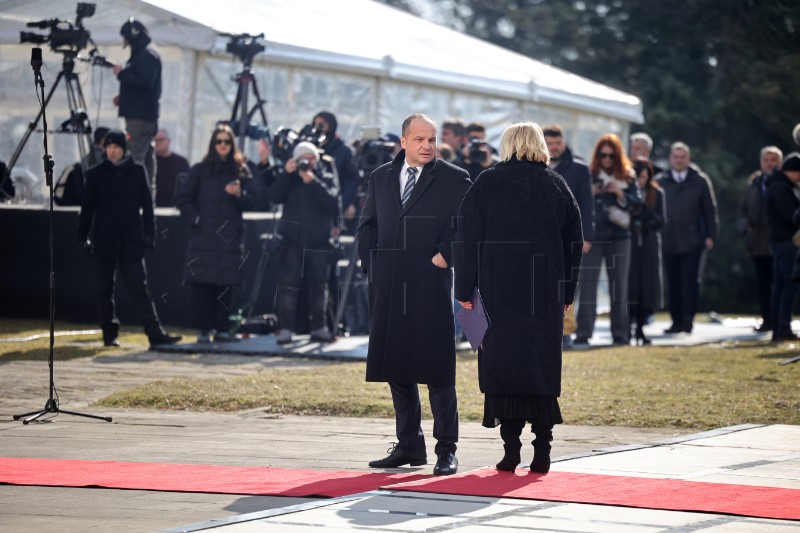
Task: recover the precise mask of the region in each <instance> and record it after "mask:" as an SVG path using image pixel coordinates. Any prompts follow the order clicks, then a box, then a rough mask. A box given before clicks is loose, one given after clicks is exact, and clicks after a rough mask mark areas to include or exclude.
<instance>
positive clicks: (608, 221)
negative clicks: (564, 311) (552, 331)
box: [574, 133, 641, 346]
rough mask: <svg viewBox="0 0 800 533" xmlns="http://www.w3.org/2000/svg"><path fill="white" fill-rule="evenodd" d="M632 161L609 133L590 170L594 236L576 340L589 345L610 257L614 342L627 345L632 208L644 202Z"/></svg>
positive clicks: (584, 276)
mask: <svg viewBox="0 0 800 533" xmlns="http://www.w3.org/2000/svg"><path fill="white" fill-rule="evenodd" d="M632 167H633V165H632V164H631V161H630V159H628V156H626V155H625V152H624V151H623V150H622V141H620V138H619V137H618V136H617V135H615V134H613V133H607V134H605V135H603V136H601V137H600V139H598V141H597V143H596V144H595V148H594V153H593V154H592V160H591V163H590V164H589V172H590V174H591V175H592V196H593V197H594V226H595V235H594V241H593V242H592V247H591V248H590V249H589V252H588V253H586V254H585V256H584V258H583V266H584V268H582V269H581V274H580V280H579V282H578V285H579V286H580V299H579V302H580V303H579V304H578V314H577V319H578V328H577V330H576V331H575V342H574V343H575V344H589V339H590V338H591V336H592V334H593V333H594V323H595V320H596V319H597V283H598V279H599V277H600V267H601V266H602V264H603V262H604V261H605V265H606V272H607V273H608V292H609V300H610V302H609V303H610V308H611V309H610V314H611V337H612V344H613V345H615V346H617V345H627V344H629V342H630V340H629V338H630V330H629V327H630V326H629V321H628V269H629V264H630V257H631V230H630V223H631V216H630V213H631V209H633V208H634V207H635V206H637V205H639V204H640V203H641V202H640V201H639V197H638V195H637V189H636V184H635V183H633V168H632Z"/></svg>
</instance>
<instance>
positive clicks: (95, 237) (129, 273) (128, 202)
mask: <svg viewBox="0 0 800 533" xmlns="http://www.w3.org/2000/svg"><path fill="white" fill-rule="evenodd" d="M103 144H104V146H105V153H106V159H105V160H104V161H103V162H102V163H100V164H99V165H97V166H96V167H94V168H92V169H91V170H89V171H88V172H87V174H86V187H85V189H84V194H83V200H82V204H81V212H80V215H79V218H78V242H79V243H80V244H82V245H83V247H84V249H85V250H86V251H87V252H88V253H89V254H90V255H91V256H92V257H94V259H95V264H96V267H97V299H98V303H99V306H100V327H101V328H102V330H103V344H104V345H105V346H119V341H118V340H117V337H118V335H119V320H118V319H117V315H116V312H115V310H114V285H115V281H116V271H117V269H119V271H120V274H121V275H122V281H123V282H124V283H125V288H126V289H127V290H128V293H129V295H130V298H131V301H132V303H133V305H134V306H135V307H136V310H137V311H138V313H139V315H140V316H141V317H142V320H143V322H144V332H145V334H147V338H148V340H149V341H150V344H151V345H158V344H174V343H176V342H178V341H179V340H180V339H181V337H179V336H173V335H168V334H166V333H165V332H164V330H163V329H162V327H161V322H160V320H159V319H158V313H157V312H156V307H155V305H154V304H153V299H152V298H151V296H150V290H149V289H148V287H147V270H146V268H145V264H144V251H145V249H148V250H152V249H153V248H155V235H156V225H155V216H154V214H153V198H152V196H151V195H150V189H149V187H148V186H147V178H146V177H145V173H144V168H142V166H141V165H139V164H137V163H135V162H134V161H133V159H132V158H131V156H130V154H129V153H128V151H127V144H128V140H127V138H126V136H125V134H124V133H123V132H122V131H120V130H111V131H109V132H108V133H107V134H106V136H105V139H104V141H103Z"/></svg>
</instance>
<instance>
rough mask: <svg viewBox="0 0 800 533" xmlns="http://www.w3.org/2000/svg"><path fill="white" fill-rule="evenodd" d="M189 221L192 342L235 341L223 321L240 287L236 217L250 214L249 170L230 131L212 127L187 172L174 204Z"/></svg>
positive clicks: (240, 252) (240, 250)
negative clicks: (194, 333)
mask: <svg viewBox="0 0 800 533" xmlns="http://www.w3.org/2000/svg"><path fill="white" fill-rule="evenodd" d="M175 203H176V206H177V207H178V209H180V211H181V216H183V217H184V218H185V219H187V220H188V221H189V224H190V233H189V250H188V252H187V254H186V270H185V272H184V281H185V282H186V283H187V284H188V285H189V287H190V289H191V301H192V322H193V325H194V326H195V327H197V328H198V329H199V330H200V335H199V336H198V338H197V342H200V343H208V342H211V340H212V337H213V340H215V341H217V342H225V341H235V340H237V339H236V337H235V336H233V335H231V334H230V329H231V324H230V320H229V318H228V316H229V313H230V308H231V294H232V292H233V289H234V288H235V287H237V286H239V285H241V283H242V281H243V280H242V270H241V264H242V260H243V251H244V250H243V246H242V237H243V232H244V222H243V221H242V211H245V210H248V209H252V208H253V207H254V206H255V203H256V198H255V194H254V193H253V188H252V179H251V174H250V169H249V168H248V166H247V163H246V162H245V159H244V156H243V155H242V153H241V152H240V151H239V150H238V149H237V148H236V137H235V135H234V133H233V130H232V129H231V128H230V126H228V125H226V124H218V125H217V126H216V127H215V128H214V131H213V133H212V134H211V140H210V141H209V142H208V152H207V153H206V155H205V157H204V158H203V160H202V161H201V162H200V163H198V164H196V165H194V166H192V168H191V169H189V174H188V176H187V177H186V179H185V181H184V182H183V186H182V187H181V190H180V191H179V193H178V197H177V198H176V202H175Z"/></svg>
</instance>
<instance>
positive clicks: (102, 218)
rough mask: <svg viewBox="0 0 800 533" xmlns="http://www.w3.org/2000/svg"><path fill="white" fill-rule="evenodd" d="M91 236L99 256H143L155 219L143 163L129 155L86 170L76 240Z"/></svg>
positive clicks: (152, 231) (128, 258)
mask: <svg viewBox="0 0 800 533" xmlns="http://www.w3.org/2000/svg"><path fill="white" fill-rule="evenodd" d="M90 231H91V240H92V243H93V244H94V250H95V254H96V255H97V256H98V257H108V258H119V259H125V260H132V259H141V258H142V257H144V248H145V241H148V242H149V243H153V242H154V239H155V234H156V219H155V215H154V213H153V197H152V195H151V193H150V187H149V186H148V185H147V177H146V175H145V172H144V167H143V166H141V165H138V164H136V163H134V162H133V159H131V158H130V156H126V158H125V160H124V161H122V162H121V164H119V165H114V163H112V162H111V161H108V160H105V161H103V162H102V163H100V164H99V165H97V166H96V167H94V168H92V169H91V170H89V171H88V172H87V174H86V186H85V188H84V193H83V200H82V203H81V213H80V216H79V217H78V240H79V241H80V242H85V241H86V238H87V237H88V236H89V233H90Z"/></svg>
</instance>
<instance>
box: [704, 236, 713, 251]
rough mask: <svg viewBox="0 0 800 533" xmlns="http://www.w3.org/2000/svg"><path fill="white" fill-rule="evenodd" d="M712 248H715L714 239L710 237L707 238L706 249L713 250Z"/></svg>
mask: <svg viewBox="0 0 800 533" xmlns="http://www.w3.org/2000/svg"><path fill="white" fill-rule="evenodd" d="M712 248H714V239H712V238H710V237H709V238H708V239H706V250H708V251H711V249H712Z"/></svg>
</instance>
